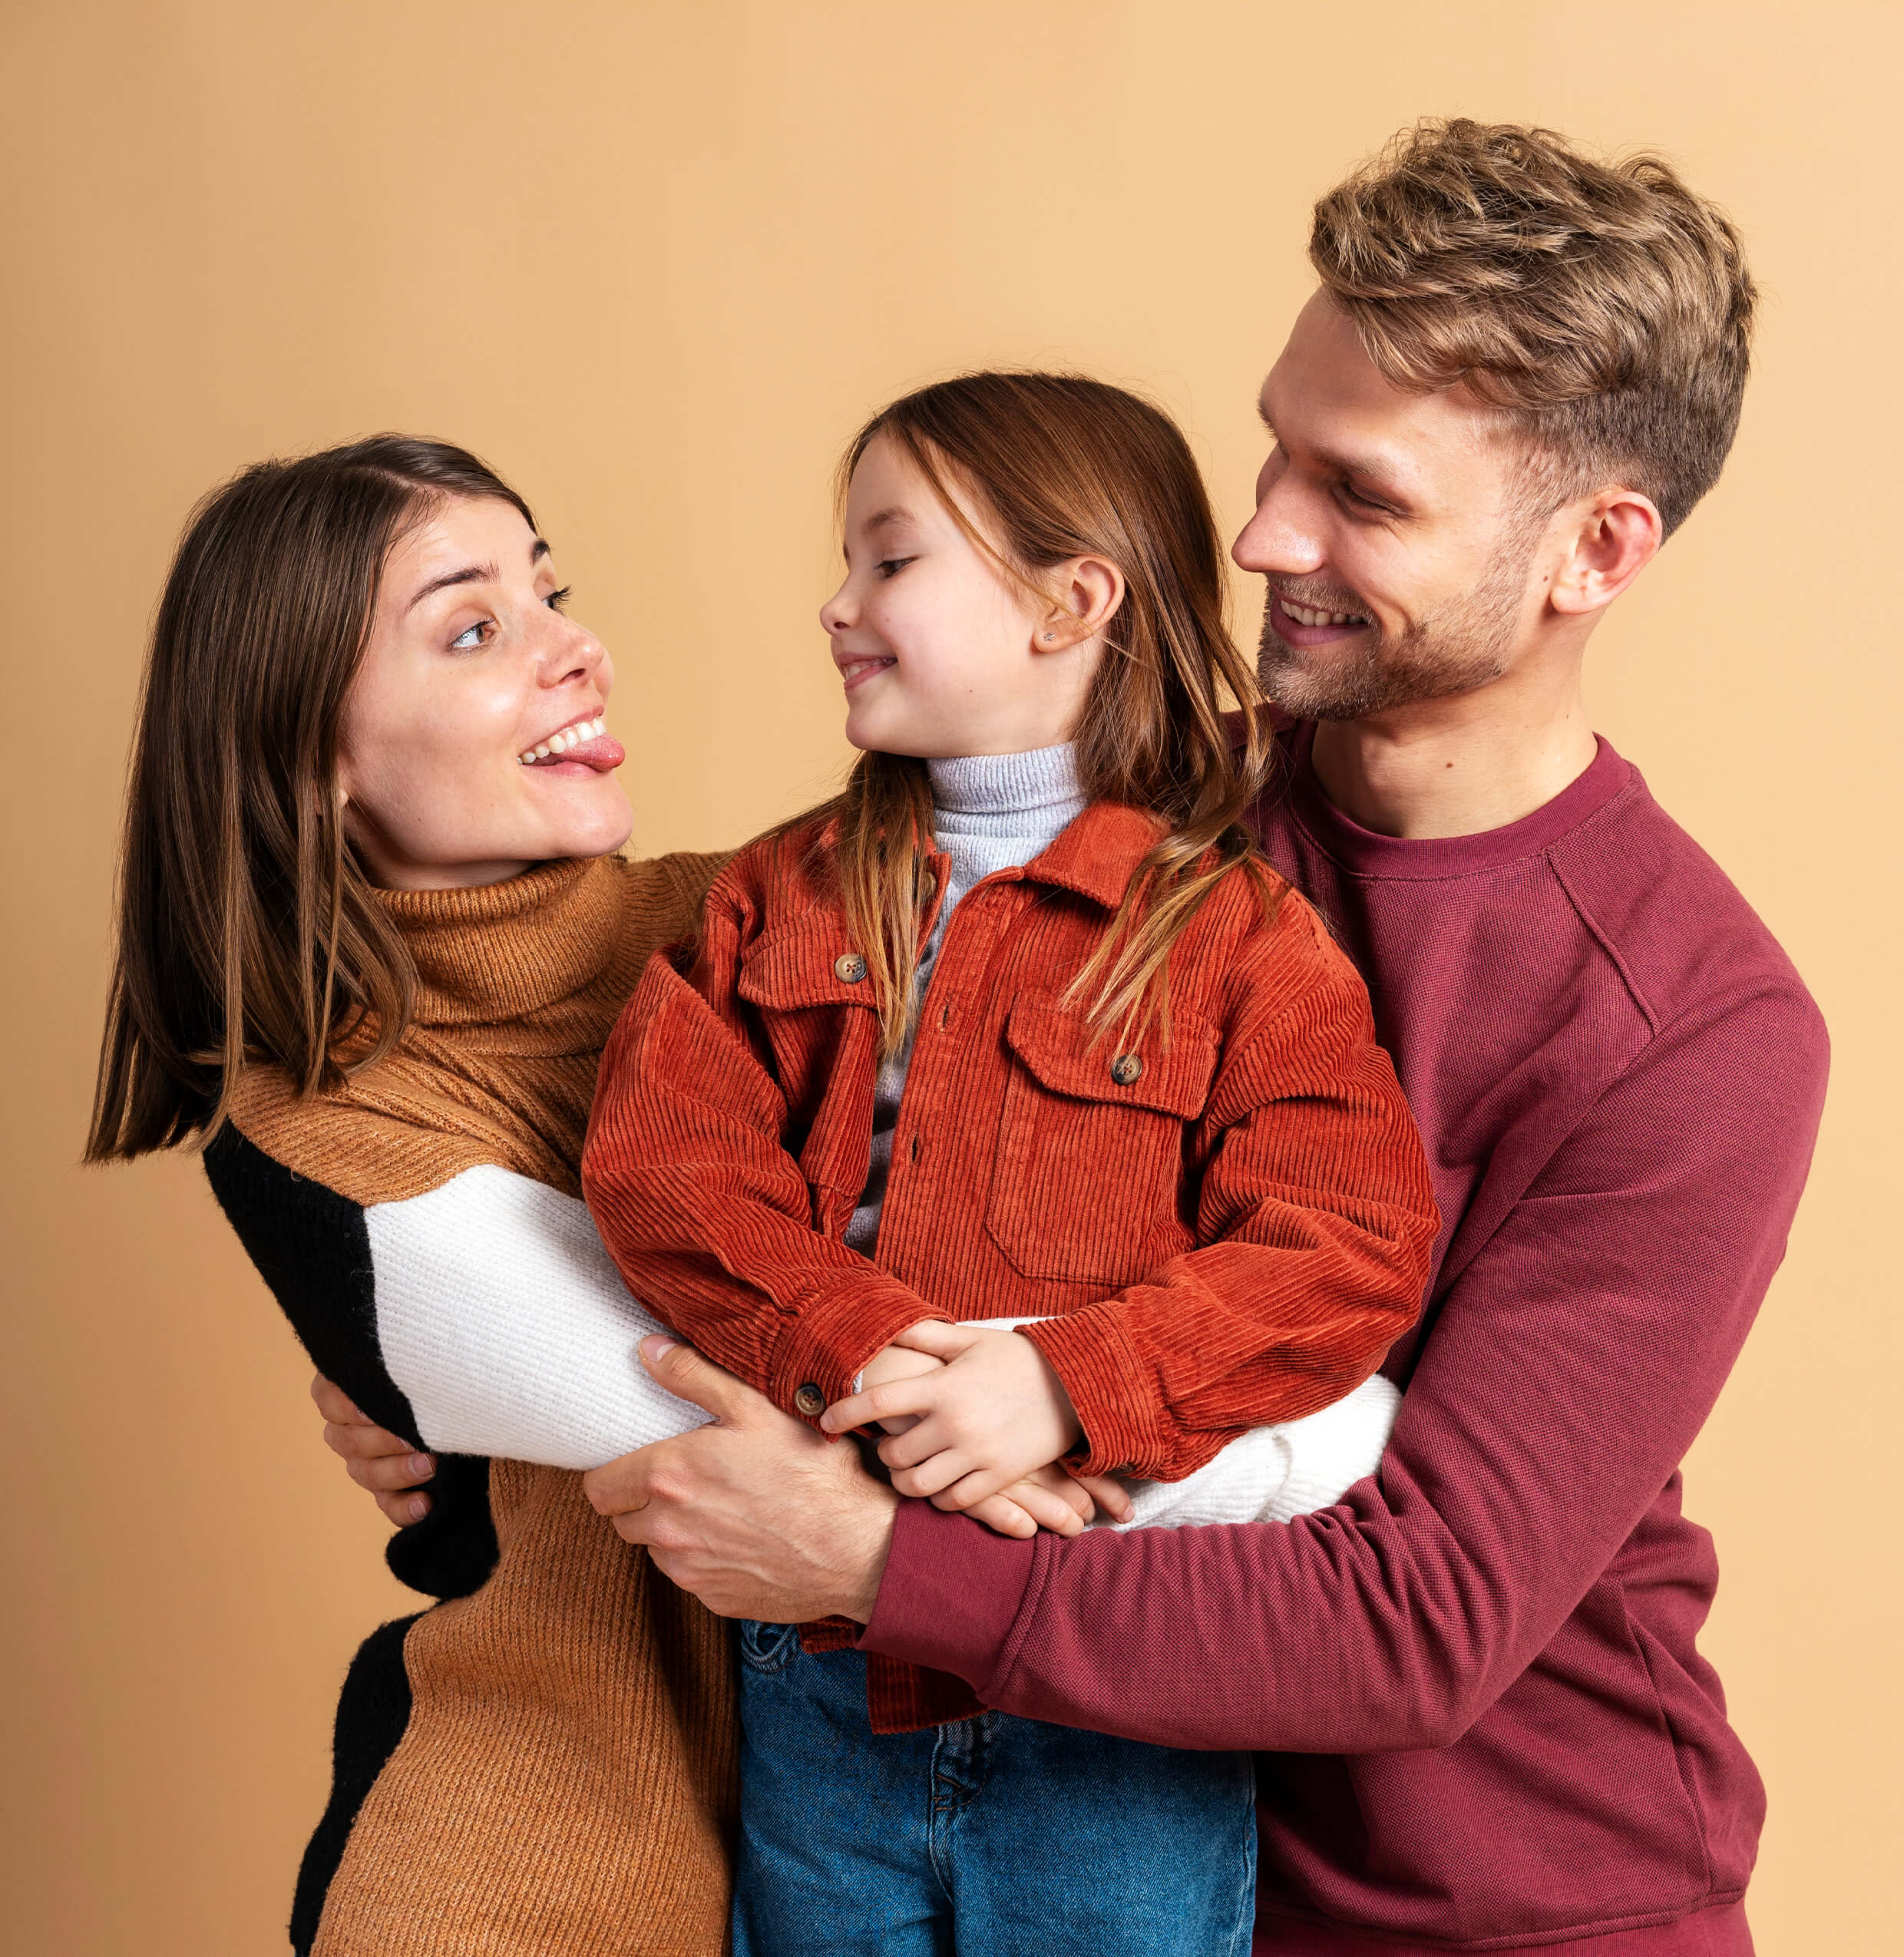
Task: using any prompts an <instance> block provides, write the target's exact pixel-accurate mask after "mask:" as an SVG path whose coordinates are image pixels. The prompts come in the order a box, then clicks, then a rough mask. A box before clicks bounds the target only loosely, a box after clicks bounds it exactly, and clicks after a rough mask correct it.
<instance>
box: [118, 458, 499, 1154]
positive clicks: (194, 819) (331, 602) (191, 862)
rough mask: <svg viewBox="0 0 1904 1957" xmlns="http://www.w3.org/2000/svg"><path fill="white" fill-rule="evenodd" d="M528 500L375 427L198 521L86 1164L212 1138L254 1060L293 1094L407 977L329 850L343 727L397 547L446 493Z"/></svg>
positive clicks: (133, 836) (170, 629)
mask: <svg viewBox="0 0 1904 1957" xmlns="http://www.w3.org/2000/svg"><path fill="white" fill-rule="evenodd" d="M452 496H465V497H477V498H500V499H501V501H504V502H507V503H510V504H514V507H516V508H517V509H518V510H520V511H521V512H522V514H523V516H524V519H525V520H526V521H527V522H528V524H529V527H531V529H532V530H533V529H534V527H535V519H534V517H532V516H531V515H530V513H529V506H528V505H527V504H526V503H525V502H524V501H523V500H522V498H521V497H520V496H518V495H517V494H516V492H515V491H514V490H513V489H511V488H510V487H509V486H508V484H506V483H505V482H504V481H502V479H501V478H500V477H499V476H497V474H495V473H494V471H493V470H491V469H490V468H488V467H486V466H485V465H484V464H483V463H481V462H480V461H478V460H477V458H475V457H474V455H470V454H468V452H467V451H464V450H463V449H461V448H452V447H451V446H450V445H448V443H445V442H439V441H423V440H420V439H418V438H415V437H413V436H408V435H375V436H372V437H371V438H369V440H367V441H358V442H353V443H352V444H350V445H349V446H348V447H345V448H332V449H328V450H326V451H324V452H323V453H322V454H321V455H306V456H303V457H300V458H298V459H296V460H295V461H270V462H260V463H259V464H256V466H255V467H253V468H249V469H246V470H245V471H243V473H242V474H240V475H238V476H236V477H235V478H233V480H232V481H230V482H228V483H226V484H225V485H224V487H223V488H221V489H219V490H217V491H214V492H213V494H211V495H210V496H209V497H207V498H206V500H205V501H203V503H202V504H200V506H199V507H198V509H197V511H195V512H194V513H193V517H192V519H191V521H190V524H189V525H188V527H187V531H186V533H185V537H184V539H183V542H182V543H181V544H180V546H179V550H178V554H177V557H176V559H175V560H174V563H173V565H172V570H171V574H170V577H168V578H167V580H166V585H165V591H164V596H163V597H161V599H160V601H159V610H158V617H157V621H156V623H154V628H153V634H152V648H151V654H150V659H148V661H147V666H146V676H145V686H144V694H143V696H142V698H141V700H140V708H139V717H138V726H137V734H136V736H135V738H134V747H133V753H132V765H131V788H130V792H129V795H128V796H127V808H126V824H125V833H124V844H123V847H122V849H121V863H120V892H119V910H118V924H117V947H116V952H115V956H114V964H113V974H112V983H111V990H110V993H109V994H108V997H107V1008H106V1029H105V1036H104V1040H103V1042H102V1043H101V1050H100V1056H99V1076H98V1085H97V1086H96V1088H95V1090H94V1097H93V1116H92V1126H91V1131H90V1132H89V1133H88V1137H87V1142H86V1159H87V1160H88V1162H106V1161H111V1160H114V1159H125V1158H129V1157H131V1156H134V1155H144V1154H146V1153H147V1152H149V1151H150V1150H152V1149H167V1148H172V1147H174V1146H176V1145H178V1144H180V1143H181V1142H187V1141H190V1139H192V1138H193V1136H204V1135H209V1134H210V1133H212V1132H215V1131H216V1130H217V1127H218V1126H219V1124H220V1122H221V1121H222V1120H223V1116H224V1110H225V1107H226V1102H227V1100H228V1099H229V1096H230V1091H231V1089H232V1087H233V1085H234V1083H236V1080H237V1078H238V1076H239V1074H240V1072H241V1071H242V1069H243V1068H244V1067H245V1066H246V1065H248V1064H250V1063H252V1062H253V1061H266V1062H269V1063H273V1064H274V1065H276V1066H279V1067H281V1068H283V1069H284V1071H285V1072H286V1073H289V1075H290V1076H291V1077H292V1078H293V1079H294V1080H296V1082H297V1083H298V1084H299V1086H300V1088H301V1089H302V1090H303V1091H304V1092H306V1093H315V1092H316V1091H317V1090H318V1089H319V1088H322V1087H326V1086H333V1085H335V1084H336V1082H337V1081H338V1079H339V1077H340V1073H339V1067H338V1065H337V1063H336V1060H335V1059H334V1058H333V1057H332V1050H333V1047H334V1046H335V1045H336V1042H337V1041H338V1040H339V1038H341V1037H342V1036H344V1035H345V1034H347V1033H349V1032H350V1031H351V1030H352V1029H353V1028H354V1027H355V1026H358V1025H359V1024H360V1023H364V1022H365V1021H369V1022H370V1023H372V1024H373V1025H374V1029H375V1030H374V1036H373V1037H372V1039H371V1040H369V1043H368V1044H367V1046H366V1048H365V1052H364V1053H362V1054H361V1055H359V1056H354V1060H355V1063H356V1064H368V1063H369V1061H371V1060H372V1059H376V1058H378V1056H381V1055H382V1054H383V1053H386V1052H388V1050H389V1048H390V1047H391V1046H392V1045H393V1044H394V1043H395V1041H396V1040H397V1039H398V1037H399V1036H401V1034H402V1031H403V1029H404V1027H405V1025H406V1024H407V1023H408V1019H409V1015H410V1010H411V1000H412V990H413V987H414V974H412V970H411V967H410V964H409V960H408V957H407V955H406V954H405V951H404V950H403V947H402V944H401V943H400V942H399V941H398V939H397V937H396V936H395V933H394V932H392V930H391V928H390V927H389V925H388V923H387V922H386V921H385V918H384V917H383V915H382V913H381V911H379V910H378V907H377V905H376V904H375V901H373V899H372V896H371V894H370V885H369V881H368V879H367V878H365V875H364V873H363V871H362V868H360V867H359V864H358V863H357V861H356V859H355V855H354V853H353V852H352V850H351V848H350V846H349V844H348V843H347V842H346V841H345V836H344V825H343V820H342V805H341V803H340V801H339V795H338V792H337V755H338V739H339V727H340V725H341V723H342V719H343V712H344V703H345V700H346V699H348V697H349V693H350V689H351V686H352V682H353V681H354V680H355V678H356V676H357V670H358V668H359V666H360V665H361V664H362V660H363V656H364V648H365V644H366V643H367V642H368V640H369V635H370V628H371V622H372V617H373V616H374V615H375V610H376V603H377V593H378V585H379V583H381V581H382V574H383V567H384V564H385V560H386V559H387V558H388V556H389V554H390V550H391V547H392V545H393V544H395V542H396V541H397V540H398V538H399V537H402V535H403V534H405V532H406V531H408V529H409V528H410V527H411V526H412V524H415V523H416V522H417V521H419V520H420V519H421V517H423V516H424V515H425V514H427V512H428V511H429V510H430V509H431V508H432V507H435V505H436V504H438V503H439V502H441V501H443V500H444V499H445V498H448V497H452Z"/></svg>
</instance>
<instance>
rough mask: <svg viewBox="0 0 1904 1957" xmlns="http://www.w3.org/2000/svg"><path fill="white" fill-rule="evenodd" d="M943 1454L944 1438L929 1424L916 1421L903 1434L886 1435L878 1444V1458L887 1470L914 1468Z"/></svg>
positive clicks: (923, 1421) (924, 1421)
mask: <svg viewBox="0 0 1904 1957" xmlns="http://www.w3.org/2000/svg"><path fill="white" fill-rule="evenodd" d="M944 1452H945V1436H944V1434H942V1433H939V1432H938V1431H937V1430H936V1429H934V1427H933V1426H931V1423H929V1422H927V1421H926V1420H915V1421H914V1422H913V1423H912V1424H911V1426H909V1427H907V1428H906V1429H905V1430H904V1431H903V1432H901V1433H896V1434H888V1436H887V1437H886V1438H885V1439H884V1440H882V1441H881V1443H879V1458H880V1459H881V1460H882V1461H884V1463H885V1464H886V1465H887V1466H888V1467H889V1468H916V1467H917V1466H918V1465H919V1463H921V1461H930V1460H931V1459H932V1457H933V1456H934V1455H935V1454H943V1453H944Z"/></svg>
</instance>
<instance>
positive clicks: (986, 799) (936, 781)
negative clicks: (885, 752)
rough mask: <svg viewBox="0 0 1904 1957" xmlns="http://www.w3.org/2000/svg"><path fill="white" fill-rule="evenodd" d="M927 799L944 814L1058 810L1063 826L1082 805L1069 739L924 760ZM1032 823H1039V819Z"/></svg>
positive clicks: (1032, 814) (1010, 813)
mask: <svg viewBox="0 0 1904 1957" xmlns="http://www.w3.org/2000/svg"><path fill="white" fill-rule="evenodd" d="M926 770H927V773H928V774H929V775H931V778H932V805H933V807H934V808H935V809H936V810H937V811H938V812H939V813H940V814H941V815H1030V816H1034V817H1035V816H1037V815H1041V814H1044V813H1046V812H1056V811H1058V810H1060V809H1062V810H1063V811H1065V812H1066V813H1065V814H1064V815H1063V819H1062V820H1061V821H1059V822H1058V823H1057V825H1056V828H1054V829H1053V834H1054V835H1055V834H1056V829H1057V828H1063V826H1064V825H1065V824H1066V822H1069V821H1071V820H1072V818H1073V817H1074V816H1076V815H1079V814H1081V813H1082V812H1083V808H1084V798H1083V795H1081V794H1079V790H1078V771H1077V751H1076V749H1075V748H1073V746H1072V745H1071V743H1070V742H1068V741H1067V742H1064V743H1063V744H1062V745H1059V746H1057V747H1055V748H1033V749H1030V752H1027V753H1024V754H974V755H960V756H958V757H957V758H956V759H949V760H937V761H928V762H927V763H926ZM1035 826H1037V827H1040V828H1043V827H1044V826H1046V825H1045V824H1043V823H1038V824H1036V825H1035Z"/></svg>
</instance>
